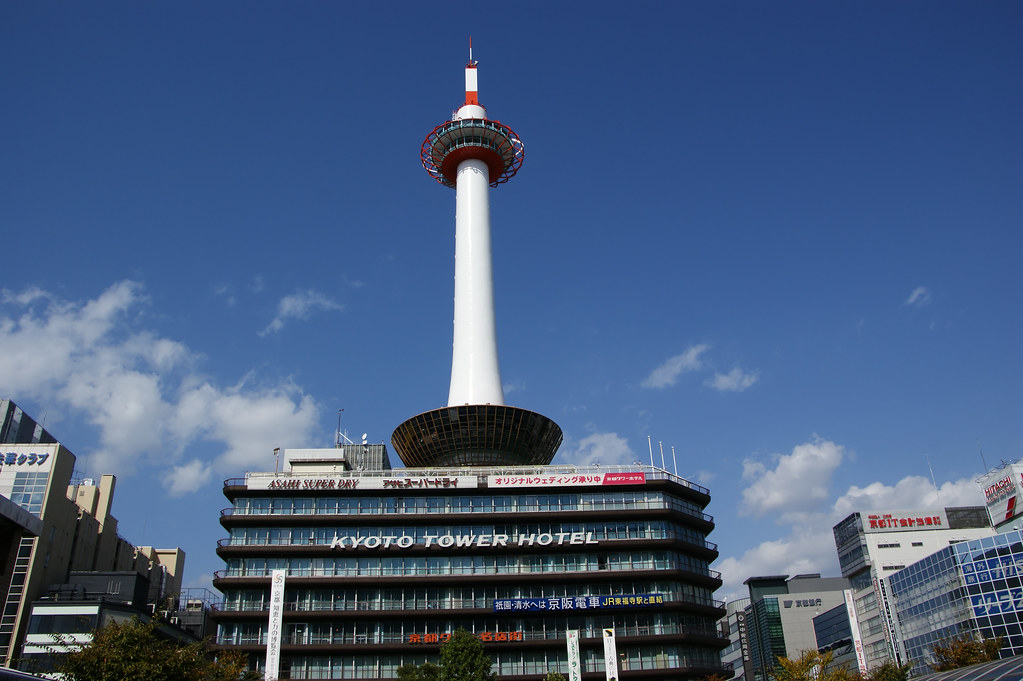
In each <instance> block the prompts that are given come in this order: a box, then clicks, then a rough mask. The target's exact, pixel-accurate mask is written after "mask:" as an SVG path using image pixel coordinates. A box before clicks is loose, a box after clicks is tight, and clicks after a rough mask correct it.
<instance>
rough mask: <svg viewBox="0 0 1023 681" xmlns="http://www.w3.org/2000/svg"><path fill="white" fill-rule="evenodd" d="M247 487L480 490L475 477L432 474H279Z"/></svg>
mask: <svg viewBox="0 0 1023 681" xmlns="http://www.w3.org/2000/svg"><path fill="white" fill-rule="evenodd" d="M245 486H246V487H247V488H248V489H250V490H262V489H268V490H284V491H295V492H329V491H331V490H353V489H382V490H392V491H394V492H409V491H414V490H428V489H429V490H432V489H446V490H457V489H476V488H477V487H479V480H478V479H477V478H476V476H475V475H431V476H404V475H399V476H394V477H376V476H365V475H364V476H358V477H341V476H331V477H327V476H322V475H295V474H292V473H280V474H278V475H271V474H260V475H250V476H249V477H248V478H247V479H246V481H245Z"/></svg>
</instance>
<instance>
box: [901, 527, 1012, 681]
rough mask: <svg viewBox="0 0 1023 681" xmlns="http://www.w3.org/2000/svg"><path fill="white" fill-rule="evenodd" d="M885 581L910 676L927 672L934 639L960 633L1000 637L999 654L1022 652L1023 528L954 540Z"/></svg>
mask: <svg viewBox="0 0 1023 681" xmlns="http://www.w3.org/2000/svg"><path fill="white" fill-rule="evenodd" d="M886 581H887V582H888V590H889V592H890V594H891V599H892V606H893V609H894V612H895V619H896V627H897V629H898V633H899V641H900V645H901V647H902V651H903V655H904V658H903V659H906V660H908V661H909V662H912V663H913V670H912V672H913V674H925V673H927V672H928V671H929V667H928V664H929V663H932V662H934V661H935V658H934V644H935V643H938V642H941V641H943V640H946V639H949V638H951V637H953V636H957V635H959V634H963V633H973V634H976V635H979V636H980V637H981V638H985V639H988V638H996V637H1002V638H1003V643H1002V652H1001V655H1002V657H1008V656H1010V655H1019V654H1021V653H1023V630H1021V622H1023V532H1020V531H1019V530H1015V531H1012V532H1006V533H1005V534H998V535H994V536H992V537H985V538H983V539H975V540H973V541H967V542H960V543H958V544H953V545H952V546H948V547H946V548H944V549H942V550H941V551H938V552H937V553H934V554H932V555H930V556H927V557H926V558H924V559H923V560H920V561H918V562H916V563H914V564H913V565H910V566H908V567H906V568H905V569H903V570H901V571H900V572H897V573H895V574H893V575H892V576H890V577H888V579H887V580H886Z"/></svg>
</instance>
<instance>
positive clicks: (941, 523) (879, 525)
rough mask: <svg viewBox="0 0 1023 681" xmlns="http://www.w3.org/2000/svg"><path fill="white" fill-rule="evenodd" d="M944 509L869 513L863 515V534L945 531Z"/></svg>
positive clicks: (946, 524) (946, 527) (946, 520)
mask: <svg viewBox="0 0 1023 681" xmlns="http://www.w3.org/2000/svg"><path fill="white" fill-rule="evenodd" d="M947 529H948V519H947V518H946V517H945V510H944V509H932V510H923V511H871V512H867V513H864V514H863V531H864V532H868V533H869V532H907V531H909V530H947Z"/></svg>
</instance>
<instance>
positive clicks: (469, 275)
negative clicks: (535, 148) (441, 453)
mask: <svg viewBox="0 0 1023 681" xmlns="http://www.w3.org/2000/svg"><path fill="white" fill-rule="evenodd" d="M489 185H490V171H489V169H488V167H487V164H486V163H484V162H483V161H480V160H478V159H468V160H465V161H462V162H461V163H460V164H459V165H458V174H457V179H456V185H455V192H456V196H455V319H454V344H453V347H452V359H451V389H450V391H449V392H448V406H456V405H462V404H504V389H503V388H502V386H501V369H500V367H499V365H498V362H497V324H496V321H495V315H494V274H493V267H492V262H491V248H490V197H489Z"/></svg>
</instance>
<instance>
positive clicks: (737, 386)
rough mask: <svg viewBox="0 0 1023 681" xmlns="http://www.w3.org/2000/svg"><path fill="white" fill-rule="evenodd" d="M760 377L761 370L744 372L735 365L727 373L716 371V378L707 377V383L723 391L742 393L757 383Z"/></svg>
mask: <svg viewBox="0 0 1023 681" xmlns="http://www.w3.org/2000/svg"><path fill="white" fill-rule="evenodd" d="M759 378H760V372H759V371H749V372H744V371H743V370H742V369H740V368H739V367H735V368H734V369H732V370H731V371H729V372H728V373H727V374H719V373H715V374H714V378H710V379H707V385H709V386H710V387H711V388H714V389H715V390H720V391H722V392H725V391H730V392H737V393H741V392H742V391H743V390H746V389H747V388H749V387H751V386H752V385H753V384H754V383H756V382H757V380H758V379H759Z"/></svg>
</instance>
